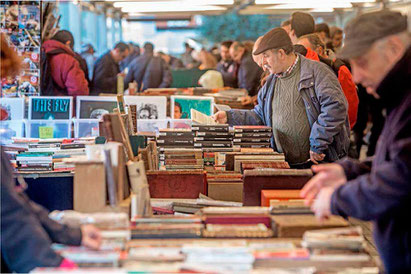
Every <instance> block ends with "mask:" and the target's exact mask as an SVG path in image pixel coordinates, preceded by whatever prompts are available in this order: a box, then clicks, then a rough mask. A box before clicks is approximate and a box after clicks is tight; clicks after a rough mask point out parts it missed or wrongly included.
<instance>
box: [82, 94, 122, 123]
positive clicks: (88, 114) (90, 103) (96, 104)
mask: <svg viewBox="0 0 411 274" xmlns="http://www.w3.org/2000/svg"><path fill="white" fill-rule="evenodd" d="M76 100H77V105H76V117H77V118H78V119H100V118H101V117H102V116H103V115H104V114H107V113H112V112H113V110H114V109H115V108H117V98H116V97H115V96H77V99H76Z"/></svg>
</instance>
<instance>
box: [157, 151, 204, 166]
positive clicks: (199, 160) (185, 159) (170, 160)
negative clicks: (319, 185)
mask: <svg viewBox="0 0 411 274" xmlns="http://www.w3.org/2000/svg"><path fill="white" fill-rule="evenodd" d="M159 160H160V161H159V162H160V170H203V168H204V165H203V153H202V151H201V149H194V148H164V147H163V148H160V154H159Z"/></svg>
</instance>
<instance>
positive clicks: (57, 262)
mask: <svg viewBox="0 0 411 274" xmlns="http://www.w3.org/2000/svg"><path fill="white" fill-rule="evenodd" d="M0 171H1V172H0V178H1V257H2V260H1V272H2V273H4V272H10V271H13V272H29V271H31V270H33V269H34V268H36V267H63V268H70V267H75V264H73V263H72V262H70V261H68V260H65V259H64V258H63V257H62V256H60V255H58V254H57V253H56V252H55V251H54V250H53V249H52V248H51V244H52V243H61V244H66V245H80V244H82V245H84V246H87V247H91V248H98V247H99V245H100V243H101V236H100V232H99V231H98V230H97V229H96V228H95V227H94V226H91V225H83V226H82V227H81V228H74V227H69V226H66V225H61V224H59V223H56V222H55V221H53V220H51V219H50V218H49V217H48V212H47V210H45V209H44V208H43V207H41V206H39V205H37V204H35V203H34V202H32V201H30V200H29V199H28V198H27V196H25V195H24V194H23V193H19V192H18V191H16V187H15V184H14V179H13V170H12V167H11V164H10V161H9V160H8V157H7V155H6V153H4V151H3V147H1V169H0Z"/></svg>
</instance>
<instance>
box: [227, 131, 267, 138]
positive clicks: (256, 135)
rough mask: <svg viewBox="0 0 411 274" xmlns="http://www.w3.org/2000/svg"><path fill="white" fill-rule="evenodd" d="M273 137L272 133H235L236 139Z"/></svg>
mask: <svg viewBox="0 0 411 274" xmlns="http://www.w3.org/2000/svg"><path fill="white" fill-rule="evenodd" d="M271 136H272V133H271V132H259V133H256V132H242V133H237V132H236V133H234V138H235V139H237V138H270V137H271Z"/></svg>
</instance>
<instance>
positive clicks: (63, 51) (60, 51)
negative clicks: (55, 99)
mask: <svg viewBox="0 0 411 274" xmlns="http://www.w3.org/2000/svg"><path fill="white" fill-rule="evenodd" d="M73 47H74V38H73V35H72V34H71V33H70V32H69V31H66V30H60V31H58V32H57V33H56V34H55V35H54V36H53V37H52V38H51V39H50V40H48V41H46V42H44V43H43V45H42V49H43V50H44V52H45V53H46V55H48V56H49V57H48V62H49V65H50V73H51V77H52V79H53V81H54V84H55V85H54V87H55V88H54V91H52V93H53V94H51V95H55V96H73V97H74V99H75V97H76V96H80V95H89V87H88V82H87V77H86V75H85V72H84V71H83V69H82V68H81V65H80V61H79V58H78V57H79V56H78V55H77V54H76V53H75V52H74V51H73ZM86 67H87V64H86ZM48 95H49V94H48Z"/></svg>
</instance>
